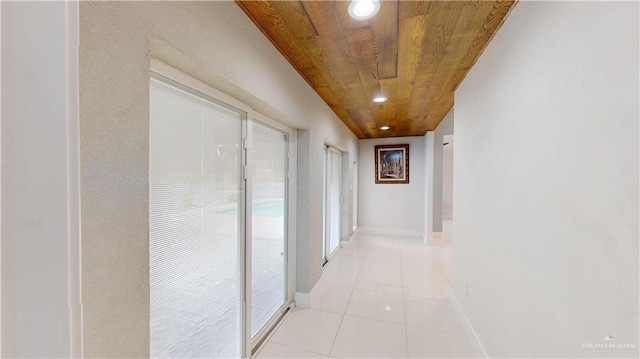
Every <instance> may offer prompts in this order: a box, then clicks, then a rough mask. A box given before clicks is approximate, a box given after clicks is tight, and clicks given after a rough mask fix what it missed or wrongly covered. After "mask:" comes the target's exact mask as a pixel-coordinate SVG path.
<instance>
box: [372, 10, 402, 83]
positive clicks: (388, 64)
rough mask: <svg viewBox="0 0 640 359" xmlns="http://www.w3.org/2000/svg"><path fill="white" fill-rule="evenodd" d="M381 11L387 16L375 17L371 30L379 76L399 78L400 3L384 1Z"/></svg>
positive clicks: (381, 77)
mask: <svg viewBox="0 0 640 359" xmlns="http://www.w3.org/2000/svg"><path fill="white" fill-rule="evenodd" d="M380 11H381V12H383V13H384V14H386V16H376V17H374V18H373V19H372V20H371V29H372V30H373V40H374V48H375V54H376V59H377V61H378V74H379V76H380V79H390V78H395V77H396V76H398V3H397V2H395V1H383V2H382V3H381V5H380ZM394 14H395V15H394Z"/></svg>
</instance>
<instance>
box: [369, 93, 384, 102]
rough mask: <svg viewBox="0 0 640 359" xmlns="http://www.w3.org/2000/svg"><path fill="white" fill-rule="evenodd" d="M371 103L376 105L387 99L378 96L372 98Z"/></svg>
mask: <svg viewBox="0 0 640 359" xmlns="http://www.w3.org/2000/svg"><path fill="white" fill-rule="evenodd" d="M371 101H373V102H377V103H380V102H385V101H387V97H386V96H382V95H380V96H376V97H374V98H373V100H371Z"/></svg>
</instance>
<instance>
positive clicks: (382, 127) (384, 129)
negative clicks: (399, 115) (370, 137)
mask: <svg viewBox="0 0 640 359" xmlns="http://www.w3.org/2000/svg"><path fill="white" fill-rule="evenodd" d="M390 128H391V127H389V126H380V129H381V130H382V131H386V130H388V129H390Z"/></svg>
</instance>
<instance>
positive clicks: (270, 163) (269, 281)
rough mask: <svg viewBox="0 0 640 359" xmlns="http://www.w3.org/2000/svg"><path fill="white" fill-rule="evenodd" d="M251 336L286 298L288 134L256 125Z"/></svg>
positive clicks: (253, 165) (254, 142) (253, 158)
mask: <svg viewBox="0 0 640 359" xmlns="http://www.w3.org/2000/svg"><path fill="white" fill-rule="evenodd" d="M252 139H253V140H252V143H253V152H252V153H253V157H252V159H251V160H252V169H253V174H252V179H253V182H252V183H253V198H252V203H253V208H252V230H253V235H252V261H253V262H252V274H253V282H252V285H253V287H252V291H251V295H252V305H251V309H252V311H251V316H252V318H251V319H252V320H251V336H252V337H253V336H255V335H256V334H257V333H258V331H260V329H262V327H263V326H264V325H265V324H266V323H267V322H268V321H269V319H271V318H272V317H273V315H274V314H275V313H276V312H277V311H278V309H279V308H280V307H281V306H282V305H283V304H284V303H285V301H286V295H285V293H286V262H287V261H286V252H285V251H286V245H285V243H286V238H287V237H286V225H287V222H286V216H285V214H286V208H287V206H286V189H287V182H286V176H287V172H286V171H287V168H286V164H287V137H286V135H284V134H283V133H281V132H279V131H276V130H273V129H271V128H268V127H266V126H263V125H261V124H260V123H257V122H256V123H254V124H253V131H252Z"/></svg>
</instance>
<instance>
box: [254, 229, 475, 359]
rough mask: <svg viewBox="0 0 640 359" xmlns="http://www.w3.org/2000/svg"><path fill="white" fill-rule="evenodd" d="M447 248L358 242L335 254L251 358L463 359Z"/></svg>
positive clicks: (467, 348)
mask: <svg viewBox="0 0 640 359" xmlns="http://www.w3.org/2000/svg"><path fill="white" fill-rule="evenodd" d="M450 262H451V248H450V247H449V246H447V245H438V246H425V245H424V244H423V243H422V240H421V239H419V238H413V237H394V236H381V235H366V234H362V235H360V236H358V238H357V239H356V241H355V243H354V245H352V246H351V247H350V248H343V249H340V250H339V252H338V253H337V254H336V255H335V257H334V258H333V259H332V260H331V261H330V262H329V263H328V264H327V266H326V267H325V269H324V273H323V276H322V278H321V279H320V280H319V281H318V283H317V284H316V286H315V287H314V288H313V290H312V291H311V308H309V309H301V308H296V309H295V310H294V311H293V312H292V313H290V314H289V316H288V317H287V318H286V319H285V320H284V321H283V323H282V324H281V325H280V326H279V328H278V329H277V330H276V331H275V333H274V334H273V335H272V336H271V338H269V340H268V341H267V343H266V344H265V346H264V347H263V348H262V349H261V351H260V352H259V353H258V355H257V357H258V358H447V357H448V358H463V357H473V356H474V353H473V350H472V347H471V344H470V342H469V339H468V338H467V336H466V335H465V334H464V332H463V329H462V326H461V325H460V323H459V322H458V318H457V317H456V314H455V312H454V310H453V308H452V306H451V303H450V302H449V289H450V285H449V278H451V275H450V268H451V265H450Z"/></svg>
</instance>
